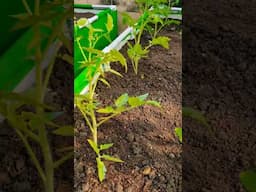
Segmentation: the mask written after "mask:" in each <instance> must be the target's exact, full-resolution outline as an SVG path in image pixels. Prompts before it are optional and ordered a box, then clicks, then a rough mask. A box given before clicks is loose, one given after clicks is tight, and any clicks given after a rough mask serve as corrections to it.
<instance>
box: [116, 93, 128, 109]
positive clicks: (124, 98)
mask: <svg viewBox="0 0 256 192" xmlns="http://www.w3.org/2000/svg"><path fill="white" fill-rule="evenodd" d="M128 99H129V96H128V94H127V93H124V94H122V95H121V96H120V97H118V98H117V99H116V100H115V105H116V106H117V107H121V106H124V105H126V104H127V101H128Z"/></svg>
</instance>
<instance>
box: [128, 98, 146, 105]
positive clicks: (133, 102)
mask: <svg viewBox="0 0 256 192" xmlns="http://www.w3.org/2000/svg"><path fill="white" fill-rule="evenodd" d="M128 103H129V105H130V106H132V107H138V106H141V105H143V104H145V102H144V101H142V100H140V98H138V97H130V98H129V99H128Z"/></svg>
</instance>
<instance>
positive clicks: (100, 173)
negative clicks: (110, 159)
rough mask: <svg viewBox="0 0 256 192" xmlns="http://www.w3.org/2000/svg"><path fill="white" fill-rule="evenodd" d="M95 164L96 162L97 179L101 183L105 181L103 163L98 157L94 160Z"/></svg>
mask: <svg viewBox="0 0 256 192" xmlns="http://www.w3.org/2000/svg"><path fill="white" fill-rule="evenodd" d="M96 162H97V168H98V177H99V180H100V182H102V181H103V180H104V179H105V175H106V171H107V170H106V167H105V165H104V163H103V162H102V161H101V159H100V158H99V157H97V158H96Z"/></svg>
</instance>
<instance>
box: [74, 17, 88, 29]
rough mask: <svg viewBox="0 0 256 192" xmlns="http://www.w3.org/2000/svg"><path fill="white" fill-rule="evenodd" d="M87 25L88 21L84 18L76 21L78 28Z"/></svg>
mask: <svg viewBox="0 0 256 192" xmlns="http://www.w3.org/2000/svg"><path fill="white" fill-rule="evenodd" d="M87 23H88V19H86V18H81V19H79V20H78V21H77V25H78V26H79V27H83V26H85V25H87Z"/></svg>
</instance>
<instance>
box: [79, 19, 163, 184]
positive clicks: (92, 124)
mask: <svg viewBox="0 0 256 192" xmlns="http://www.w3.org/2000/svg"><path fill="white" fill-rule="evenodd" d="M110 23H111V22H108V24H107V25H109V26H110V27H109V28H108V31H110V30H111V29H112V27H113V25H112V24H111V25H110ZM91 30H92V31H95V29H91ZM91 35H92V37H89V39H93V38H94V37H95V36H94V34H91ZM102 35H103V34H102ZM102 35H101V36H102ZM99 37H100V36H98V38H99ZM96 40H98V39H97V38H96ZM84 50H87V51H88V52H89V55H91V56H92V57H91V58H90V62H88V59H85V61H83V63H86V66H87V67H89V68H88V73H87V76H86V79H88V80H89V85H88V86H89V88H88V92H87V93H86V94H84V95H75V104H76V106H77V107H78V109H79V110H80V111H81V113H82V115H83V117H84V119H85V121H86V124H87V126H88V128H89V129H90V131H91V133H92V139H88V140H87V141H88V143H89V145H90V146H91V147H92V149H93V150H94V152H95V153H96V163H97V170H98V178H99V180H100V181H103V180H104V179H105V175H106V171H107V169H106V167H105V164H104V161H113V162H119V163H121V162H123V161H122V160H121V159H119V158H118V157H113V156H111V155H109V154H107V153H106V152H105V151H106V150H107V149H109V148H110V147H112V146H113V143H105V144H99V142H98V129H99V128H100V127H101V126H102V124H104V123H105V122H107V121H109V120H110V119H112V118H114V117H116V116H118V115H120V114H121V113H124V112H127V111H130V110H132V109H134V108H137V107H140V106H142V105H145V104H148V105H153V106H158V107H160V104H159V103H158V102H156V101H152V100H146V99H147V97H148V94H145V95H141V96H138V97H131V96H129V95H128V94H127V93H124V94H122V95H121V96H120V97H118V98H117V99H116V100H115V101H114V104H113V105H109V106H103V105H102V104H101V102H100V101H99V100H98V99H97V96H96V87H97V84H98V82H99V81H101V82H102V83H104V84H105V85H107V86H108V87H110V84H109V82H108V81H107V79H105V73H106V72H110V73H113V74H115V75H118V76H121V77H122V75H121V74H120V73H119V72H118V71H115V70H114V69H112V68H111V66H110V63H111V62H119V63H120V64H121V65H122V66H123V67H124V68H125V70H127V63H126V59H125V58H124V57H123V55H122V54H121V53H120V52H119V51H117V50H111V51H110V52H107V53H104V52H103V51H100V50H97V49H95V48H94V47H87V48H83V47H80V51H81V52H82V53H83V52H84ZM83 54H84V53H83Z"/></svg>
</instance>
